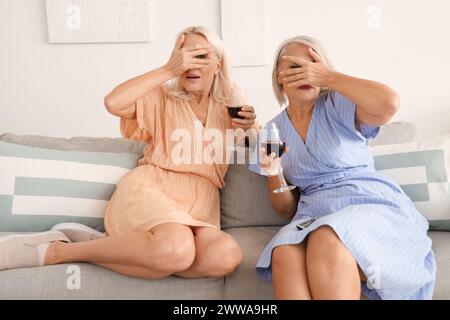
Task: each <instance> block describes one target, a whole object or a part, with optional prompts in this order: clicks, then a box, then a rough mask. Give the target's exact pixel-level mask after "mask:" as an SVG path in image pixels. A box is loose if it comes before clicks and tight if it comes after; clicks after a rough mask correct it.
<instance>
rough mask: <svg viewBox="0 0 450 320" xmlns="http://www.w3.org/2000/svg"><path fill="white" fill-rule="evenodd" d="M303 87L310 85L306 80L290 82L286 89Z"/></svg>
mask: <svg viewBox="0 0 450 320" xmlns="http://www.w3.org/2000/svg"><path fill="white" fill-rule="evenodd" d="M304 85H310V84H309V83H308V81H306V80H299V81H294V82H291V83H289V84H288V85H287V86H288V87H301V86H304Z"/></svg>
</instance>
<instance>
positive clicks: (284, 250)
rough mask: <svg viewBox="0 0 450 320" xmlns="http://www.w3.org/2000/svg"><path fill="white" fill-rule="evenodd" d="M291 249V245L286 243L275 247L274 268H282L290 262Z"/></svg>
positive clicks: (273, 254)
mask: <svg viewBox="0 0 450 320" xmlns="http://www.w3.org/2000/svg"><path fill="white" fill-rule="evenodd" d="M290 251H291V250H290V248H289V246H286V245H282V246H277V247H275V249H273V251H272V261H271V263H272V268H280V267H283V266H284V265H286V263H289V257H290V256H291V253H290ZM291 257H292V256H291Z"/></svg>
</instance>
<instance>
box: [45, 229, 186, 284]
mask: <svg viewBox="0 0 450 320" xmlns="http://www.w3.org/2000/svg"><path fill="white" fill-rule="evenodd" d="M194 258H195V243H194V236H193V233H192V230H191V229H190V227H188V226H185V225H181V224H177V223H165V224H161V225H158V226H156V227H154V228H153V229H152V230H151V232H130V233H127V234H123V235H113V236H108V237H106V238H103V239H98V240H93V241H86V242H79V243H62V242H55V243H53V244H52V245H51V246H50V247H49V249H48V251H47V256H46V264H48V265H49V264H58V263H67V262H91V263H97V264H100V265H103V266H104V267H108V266H109V267H111V269H113V268H114V269H113V270H116V271H118V272H121V271H122V272H121V273H124V272H126V270H128V271H130V270H134V271H137V270H140V271H139V272H137V273H139V274H140V275H141V274H142V271H143V269H136V268H127V269H126V270H125V268H124V267H120V266H117V265H125V266H134V267H144V268H147V269H150V270H151V271H153V272H154V274H155V276H157V277H160V276H161V274H172V273H175V272H179V271H182V270H186V269H187V268H189V267H190V266H191V264H192V263H193V261H194ZM119 270H120V271H119ZM128 275H132V274H128ZM136 276H138V275H136Z"/></svg>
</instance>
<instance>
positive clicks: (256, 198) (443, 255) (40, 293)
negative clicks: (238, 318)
mask: <svg viewBox="0 0 450 320" xmlns="http://www.w3.org/2000/svg"><path fill="white" fill-rule="evenodd" d="M414 136H415V132H414V130H413V127H412V126H411V125H408V124H401V123H394V124H391V125H388V126H387V127H385V128H383V130H382V133H381V134H380V136H379V138H378V139H377V140H376V141H375V142H374V144H384V143H400V142H406V141H408V140H411V139H413V138H414ZM3 138H5V137H3ZM9 139H10V140H14V139H13V138H11V137H9ZM83 139H84V140H83ZM102 139H103V141H105V140H107V141H110V143H111V144H114V145H118V144H121V143H123V141H122V140H121V139H109V140H108V138H102ZM4 140H5V139H4ZM6 140H8V139H6ZM39 141H41V146H46V147H51V145H52V144H54V145H60V144H64V143H66V144H67V143H69V142H68V141H69V140H65V139H53V140H51V139H50V140H45V141H46V142H45V144H43V143H42V139H41V140H39ZM96 141H97V139H94V138H88V139H87V140H86V139H85V138H79V139H78V140H77V142H76V143H84V144H85V147H86V145H88V146H91V147H92V149H94V150H95V149H96V148H95V145H96V144H95V143H96ZM11 142H17V141H11ZM72 142H73V140H72ZM20 143H24V144H29V145H34V146H39V143H36V139H34V138H33V136H28V137H25V138H24V137H22V138H21V141H20ZM76 143H75V145H76ZM72 145H74V144H73V143H72ZM141 147H142V146H139V145H137V144H136V145H135V146H133V148H137V149H139V150H141V149H140V148H141ZM221 209H222V228H223V230H224V231H225V232H227V233H229V234H231V235H232V236H233V237H234V238H235V239H236V240H237V241H238V242H239V243H240V245H241V247H242V249H243V252H244V260H243V262H242V264H241V265H240V266H239V268H238V269H237V270H236V271H235V272H234V273H232V274H230V275H229V276H227V277H225V278H220V279H195V280H187V279H181V278H176V277H168V278H165V279H161V280H141V279H134V278H129V277H125V276H122V275H119V274H117V273H114V272H112V271H109V270H107V269H104V268H101V267H97V266H95V265H92V264H86V263H77V264H64V265H56V266H48V267H40V268H30V269H17V270H7V271H3V272H0V299H273V297H274V295H273V289H272V284H271V283H270V282H268V281H265V280H263V279H261V278H260V277H259V276H258V275H257V274H256V272H255V269H254V266H255V263H256V260H257V258H258V256H259V254H260V252H261V251H262V249H263V248H264V246H265V244H267V243H268V242H269V240H270V239H271V238H272V237H273V236H274V235H275V233H276V232H277V231H278V229H279V228H280V227H281V226H282V225H284V224H285V223H286V222H287V221H286V220H283V219H282V218H280V217H279V216H277V214H276V213H275V212H274V211H273V210H272V209H271V207H270V204H269V201H268V196H267V189H266V182H265V178H264V177H261V176H258V175H256V174H254V173H252V172H250V171H248V170H247V166H246V165H239V164H237V165H231V166H230V168H229V171H228V174H227V176H226V187H225V188H224V189H223V190H222V191H221ZM3 234H5V233H3ZM429 234H430V236H431V238H432V239H433V248H434V252H435V254H436V259H437V279H436V287H435V292H434V299H450V232H430V233H429ZM0 235H1V234H0ZM71 265H77V266H79V268H80V269H79V270H80V271H81V273H80V275H81V278H80V279H81V282H80V284H81V286H80V288H79V289H68V286H67V282H68V281H70V274H69V273H68V272H70V269H69V270H68V267H69V266H71Z"/></svg>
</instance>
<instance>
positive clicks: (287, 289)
mask: <svg viewBox="0 0 450 320" xmlns="http://www.w3.org/2000/svg"><path fill="white" fill-rule="evenodd" d="M272 280H273V285H274V290H275V299H277V300H311V293H310V290H309V284H308V275H307V271H306V252H305V245H304V244H303V243H301V244H298V245H283V246H278V247H276V248H275V249H274V250H273V253H272Z"/></svg>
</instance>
